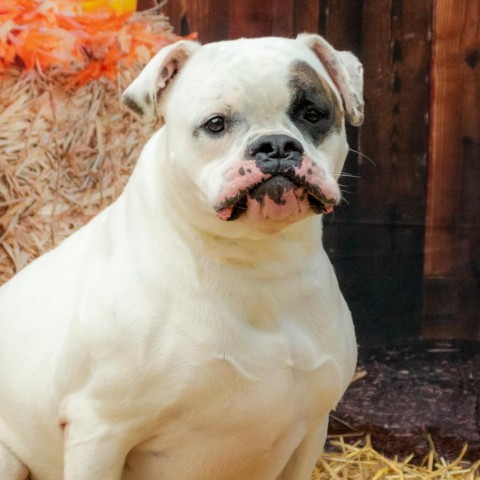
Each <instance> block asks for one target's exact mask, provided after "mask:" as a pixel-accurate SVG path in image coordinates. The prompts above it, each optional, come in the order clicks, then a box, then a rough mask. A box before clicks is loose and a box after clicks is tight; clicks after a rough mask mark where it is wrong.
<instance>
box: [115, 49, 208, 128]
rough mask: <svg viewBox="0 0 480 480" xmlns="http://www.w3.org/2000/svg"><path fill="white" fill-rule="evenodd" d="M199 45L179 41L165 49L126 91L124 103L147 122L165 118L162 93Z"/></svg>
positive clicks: (123, 97)
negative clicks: (163, 115) (162, 109)
mask: <svg viewBox="0 0 480 480" xmlns="http://www.w3.org/2000/svg"><path fill="white" fill-rule="evenodd" d="M200 47H201V45H200V44H199V43H197V42H192V41H190V40H180V41H179V42H176V43H173V44H172V45H169V46H168V47H164V48H162V49H161V50H160V51H159V52H158V53H157V54H156V55H155V56H154V57H153V58H152V59H151V60H150V62H148V64H147V66H146V67H145V68H144V69H143V70H142V71H141V72H140V75H139V76H138V77H137V78H136V79H135V80H134V81H133V82H132V83H131V84H130V86H129V87H128V88H127V89H126V90H125V92H123V95H122V102H123V104H124V105H125V106H126V107H128V108H129V109H130V110H132V112H134V113H136V114H137V115H138V116H139V117H140V118H141V119H142V120H144V121H146V122H150V123H153V122H155V121H157V120H158V119H160V120H161V121H163V119H162V115H161V113H160V112H161V101H162V95H163V94H164V93H165V90H166V88H167V87H168V86H169V85H170V83H171V82H172V81H173V80H174V78H175V76H176V75H177V73H178V72H179V71H180V70H181V69H182V67H183V66H184V65H185V63H186V62H187V60H188V59H189V58H190V57H191V56H192V55H193V54H194V53H195V52H196V51H197V50H198V49H199V48H200Z"/></svg>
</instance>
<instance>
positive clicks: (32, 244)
mask: <svg viewBox="0 0 480 480" xmlns="http://www.w3.org/2000/svg"><path fill="white" fill-rule="evenodd" d="M140 70H141V65H137V66H135V67H133V68H129V69H127V70H124V71H121V72H120V73H119V75H118V78H117V82H116V83H113V82H110V81H107V80H105V79H100V80H97V81H93V82H90V83H88V84H87V85H85V86H83V87H80V88H79V89H76V90H68V89H66V88H65V83H66V82H67V81H68V78H67V77H62V76H60V75H57V76H55V77H53V78H52V77H49V78H47V77H45V76H44V75H42V73H41V72H38V71H31V72H25V71H24V70H20V69H15V68H12V69H10V70H9V71H8V72H7V74H6V75H4V76H3V77H2V78H1V79H0V81H1V84H2V88H1V90H0V284H2V283H3V282H5V281H6V280H7V279H8V278H10V277H11V276H12V275H13V274H14V273H15V272H18V271H19V270H20V269H21V268H23V267H24V266H25V265H26V264H27V263H28V262H29V261H31V260H32V259H34V258H35V257H37V256H39V255H40V254H42V253H44V252H46V251H48V250H49V249H51V248H52V247H53V246H55V245H58V244H59V242H61V241H62V240H63V239H64V238H65V237H67V236H68V235H70V234H71V233H73V232H74V231H75V230H76V229H78V228H79V227H80V226H82V225H83V224H85V223H86V222H87V221H88V220H89V219H90V218H92V217H93V216H94V215H95V214H96V213H98V212H99V211H100V210H101V209H102V208H104V207H105V206H106V205H108V204H109V203H111V202H112V201H113V200H114V199H115V198H116V197H117V196H118V195H119V193H120V192H121V191H122V189H123V187H124V185H125V183H126V181H127V179H128V177H129V175H130V173H131V171H132V169H133V167H134V165H135V161H136V159H137V158H138V155H139V152H140V148H141V146H142V145H143V144H144V143H145V142H146V140H147V139H148V137H149V136H150V135H151V133H152V128H151V127H148V126H145V125H143V124H141V123H140V122H139V121H138V120H137V119H136V118H135V117H134V116H133V115H131V114H130V113H129V112H128V111H127V110H126V109H124V108H123V107H122V106H121V104H120V95H121V92H122V91H123V89H124V88H125V87H126V86H127V85H128V84H129V83H130V82H131V81H132V80H133V79H134V78H135V76H136V75H137V74H138V73H139V71H140Z"/></svg>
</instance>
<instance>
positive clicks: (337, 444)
mask: <svg viewBox="0 0 480 480" xmlns="http://www.w3.org/2000/svg"><path fill="white" fill-rule="evenodd" d="M355 437H359V436H358V435H355V436H351V437H350V440H351V439H352V438H355ZM329 445H330V446H331V447H333V448H331V449H330V450H331V451H329V452H326V453H324V455H323V456H322V457H321V458H320V460H319V462H318V465H317V468H316V469H315V472H314V474H313V476H312V480H404V479H405V480H406V479H419V480H421V479H425V480H426V479H428V480H447V479H452V480H480V460H479V461H477V462H475V463H470V462H467V461H464V460H463V457H464V456H465V453H466V452H467V446H465V447H464V448H463V449H462V451H461V452H460V453H459V456H458V458H457V459H456V460H454V461H453V462H446V461H445V460H444V459H443V458H441V457H438V455H437V454H436V452H435V448H434V446H433V444H432V445H431V447H432V448H431V451H430V453H429V455H427V456H426V457H425V458H424V459H423V461H422V462H417V463H415V462H413V461H412V460H413V455H411V456H409V457H407V458H405V459H403V460H399V459H398V458H394V459H389V458H387V457H384V456H383V455H382V454H381V453H379V452H378V451H376V450H375V449H374V448H373V447H372V443H371V440H370V437H369V436H368V435H367V436H360V437H359V438H358V439H357V440H355V441H354V442H353V443H352V442H347V441H346V437H342V436H340V437H333V438H330V439H329Z"/></svg>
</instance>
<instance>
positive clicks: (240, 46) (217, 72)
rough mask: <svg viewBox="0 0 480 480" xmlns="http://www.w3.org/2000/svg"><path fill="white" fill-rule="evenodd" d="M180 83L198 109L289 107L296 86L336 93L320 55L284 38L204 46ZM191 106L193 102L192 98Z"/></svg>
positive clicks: (190, 63) (246, 40)
mask: <svg viewBox="0 0 480 480" xmlns="http://www.w3.org/2000/svg"><path fill="white" fill-rule="evenodd" d="M185 74H186V75H184V76H183V78H182V80H183V81H184V82H186V83H187V84H188V85H185V87H186V88H187V89H189V88H190V89H191V88H194V89H195V101H196V102H197V103H198V105H199V107H201V106H202V105H205V107H207V105H208V108H211V107H212V103H222V102H227V103H232V104H238V103H239V102H241V103H242V104H243V105H244V106H245V108H249V107H251V108H254V107H255V106H257V107H258V106H259V105H269V106H271V107H272V108H275V107H276V106H277V107H279V108H286V107H287V106H288V105H289V103H290V101H291V90H292V86H293V85H295V86H297V87H300V86H302V85H309V86H310V87H313V86H315V87H316V88H318V87H319V83H318V81H317V79H318V77H319V74H320V75H321V77H323V78H324V79H325V80H324V82H323V83H324V85H326V88H328V87H330V88H331V89H335V87H334V85H333V82H332V81H331V79H330V78H329V77H328V75H327V73H326V70H325V69H324V67H323V65H322V64H321V63H320V61H319V60H318V58H317V57H316V55H315V54H314V53H313V52H312V51H311V50H310V49H309V48H308V47H306V46H305V45H303V44H302V43H300V42H296V41H294V40H288V39H281V38H263V39H240V40H235V41H229V42H217V43H213V44H207V45H205V46H204V47H203V48H202V49H201V50H200V51H199V52H198V53H197V54H195V56H194V57H193V58H192V60H191V61H190V62H189V63H188V65H187V68H186V69H185ZM190 101H191V99H190Z"/></svg>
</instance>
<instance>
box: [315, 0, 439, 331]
mask: <svg viewBox="0 0 480 480" xmlns="http://www.w3.org/2000/svg"><path fill="white" fill-rule="evenodd" d="M322 3H323V2H322ZM348 3H349V2H343V1H341V0H338V1H333V0H332V1H331V2H329V3H328V9H327V10H326V11H325V13H324V14H323V16H322V15H321V21H320V25H321V26H322V25H324V30H325V32H326V33H328V28H331V29H332V32H334V33H333V34H332V35H331V37H330V35H327V37H328V38H329V39H331V41H332V42H339V41H340V42H342V38H341V37H342V30H343V31H344V32H347V31H348V30H347V29H348V28H355V25H356V24H357V23H358V22H360V23H361V28H362V31H361V33H362V43H361V47H360V48H358V47H356V48H354V51H355V52H356V53H357V54H359V56H360V58H361V60H362V62H363V64H364V68H365V99H366V108H365V123H364V125H363V126H362V127H361V129H360V150H361V151H362V153H363V154H365V155H367V156H368V157H369V158H371V159H372V161H373V162H374V164H373V163H372V161H370V160H368V159H366V158H364V157H355V158H352V157H351V158H350V159H349V160H348V162H347V166H346V168H347V169H348V170H350V172H351V173H354V174H355V173H356V174H358V175H359V177H360V178H358V179H357V180H356V183H355V184H354V185H353V186H354V193H355V195H354V196H347V199H348V200H349V201H350V203H351V206H350V207H348V208H349V214H348V215H347V216H346V222H348V221H350V224H349V225H348V224H347V223H345V226H344V227H343V225H342V228H343V230H344V232H345V231H346V230H349V233H347V238H346V239H344V240H342V241H341V242H339V241H338V234H337V238H336V239H335V240H336V241H335V242H333V245H334V246H337V248H338V249H337V252H336V253H337V257H336V258H334V259H333V260H334V264H335V267H336V271H337V272H338V274H339V279H340V285H342V286H343V287H344V288H343V290H344V293H345V296H346V298H347V301H349V304H350V307H351V309H352V310H353V312H354V317H355V318H356V321H357V328H358V330H359V331H364V332H368V331H372V330H374V329H380V330H382V329H383V330H384V331H385V332H388V333H389V334H390V335H395V334H399V333H402V334H403V335H405V334H412V333H413V334H415V333H418V332H419V329H420V326H421V325H420V319H421V312H422V292H423V289H422V268H423V256H422V247H423V239H424V220H425V201H426V158H427V150H428V125H427V123H426V119H427V117H428V109H429V84H428V74H429V67H430V39H429V30H430V23H431V15H432V6H431V2H430V1H422V2H401V1H399V0H388V1H386V0H365V1H364V2H358V3H360V4H361V6H362V10H361V11H358V10H357V11H356V12H355V14H354V15H352V17H351V19H349V20H348V21H349V23H348V25H345V26H343V25H340V26H338V24H337V22H341V21H342V17H343V16H345V15H348V6H349V5H348ZM350 7H352V4H350ZM356 8H358V4H357V6H356ZM329 26H330V27H329ZM348 35H352V39H351V40H347V41H345V40H343V41H344V42H345V47H346V48H349V47H350V46H351V45H352V44H354V43H356V42H358V40H355V38H356V34H351V33H349V34H348ZM334 37H337V38H336V40H335V39H334ZM347 38H348V37H347ZM412 126H414V127H413V128H412ZM349 162H355V163H356V165H353V164H352V163H349ZM343 181H344V180H343V179H342V183H343ZM337 221H338V219H335V220H334V225H333V227H332V229H336V230H337V231H339V226H338V224H337V226H336V225H335V224H336V222H337ZM326 239H328V234H327V236H326ZM340 245H341V247H340ZM345 255H346V257H345V258H342V257H344V256H345Z"/></svg>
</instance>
